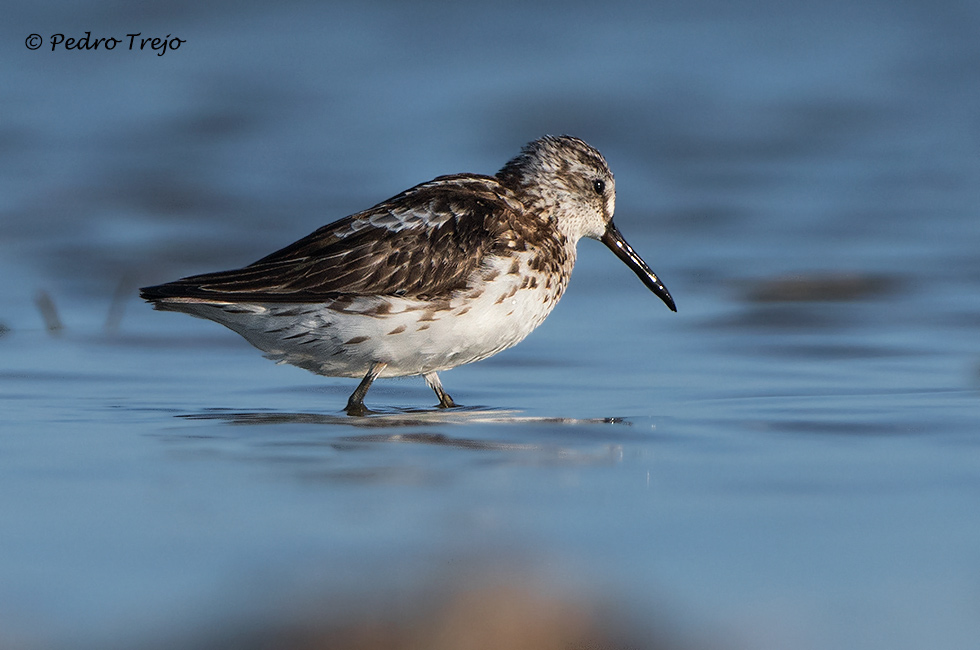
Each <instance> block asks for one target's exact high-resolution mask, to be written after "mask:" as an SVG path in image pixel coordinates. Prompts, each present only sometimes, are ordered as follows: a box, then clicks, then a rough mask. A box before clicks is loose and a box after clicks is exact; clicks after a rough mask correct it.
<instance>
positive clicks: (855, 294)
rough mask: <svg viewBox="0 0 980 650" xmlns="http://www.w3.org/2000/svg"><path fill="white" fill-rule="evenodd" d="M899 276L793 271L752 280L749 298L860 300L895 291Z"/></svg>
mask: <svg viewBox="0 0 980 650" xmlns="http://www.w3.org/2000/svg"><path fill="white" fill-rule="evenodd" d="M898 286H899V280H898V278H895V277H891V276H885V275H874V274H861V273H837V272H814V273H794V274H791V275H784V276H781V277H776V278H771V279H768V280H759V281H757V282H756V283H755V284H754V285H752V284H751V283H750V286H749V288H748V290H747V291H746V298H747V299H748V300H750V301H752V302H820V301H847V300H861V299H864V298H870V297H874V296H881V295H885V294H888V293H892V292H894V291H896V290H897V289H898Z"/></svg>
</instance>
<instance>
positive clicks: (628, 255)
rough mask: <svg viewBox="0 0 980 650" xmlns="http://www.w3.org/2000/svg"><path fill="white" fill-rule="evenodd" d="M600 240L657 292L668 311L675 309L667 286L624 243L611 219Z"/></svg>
mask: <svg viewBox="0 0 980 650" xmlns="http://www.w3.org/2000/svg"><path fill="white" fill-rule="evenodd" d="M600 241H601V242H602V243H603V244H605V245H606V246H608V247H609V249H610V250H611V251H612V252H614V253H616V257H618V258H619V259H621V260H623V261H624V262H626V266H628V267H630V268H631V269H633V273H636V277H638V278H640V280H642V281H643V284H645V285H647V287H648V288H649V289H650V291H652V292H654V293H655V294H657V296H659V297H660V299H661V300H663V301H664V304H666V305H667V306H668V307H670V311H677V307H675V306H674V299H673V298H671V297H670V292H669V291H667V287H665V286H664V283H663V282H661V281H660V278H658V277H657V274H656V273H654V272H653V270H651V269H650V267H649V266H647V263H646V262H644V261H643V258H641V257H640V256H639V255H637V254H636V251H635V250H633V247H632V246H630V245H629V244H627V243H626V240H625V239H623V236H622V235H621V234H620V233H619V229H618V228H616V226H615V224H613V222H612V221H610V222H609V225H608V226H607V227H606V232H605V234H604V235H603V236H602V239H601V240H600Z"/></svg>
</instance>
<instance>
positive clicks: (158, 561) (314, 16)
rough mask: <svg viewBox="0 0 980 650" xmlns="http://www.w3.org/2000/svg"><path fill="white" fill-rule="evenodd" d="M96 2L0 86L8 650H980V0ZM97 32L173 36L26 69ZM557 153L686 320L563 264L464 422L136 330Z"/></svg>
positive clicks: (200, 332)
mask: <svg viewBox="0 0 980 650" xmlns="http://www.w3.org/2000/svg"><path fill="white" fill-rule="evenodd" d="M80 7H83V6H81V5H76V4H72V3H61V4H59V3H49V6H48V7H46V9H45V12H43V13H42V12H41V11H40V10H39V9H36V8H33V7H28V6H26V5H25V6H15V7H14V8H13V9H12V10H11V15H10V18H8V25H9V26H10V29H8V30H7V33H8V40H9V41H10V42H9V43H6V44H5V45H6V47H4V49H3V51H4V53H3V55H2V57H0V66H2V71H3V77H4V79H5V90H4V91H3V93H2V94H0V115H2V116H3V119H2V121H0V273H2V277H3V278H5V280H6V281H5V282H3V283H0V404H2V406H0V408H2V414H3V418H2V422H0V647H3V648H21V647H24V648H33V647H56V648H60V647H65V648H68V647H72V648H74V647H80V646H83V647H84V646H89V647H105V646H115V647H131V646H133V645H136V646H142V647H153V646H157V645H160V646H163V645H167V644H170V643H172V642H174V641H175V640H179V641H180V642H181V643H182V644H185V645H190V646H197V645H200V646H201V647H207V646H214V645H230V646H235V647H253V646H250V645H249V643H251V644H253V645H254V647H259V645H258V641H256V639H260V638H261V639H264V638H266V636H265V635H268V636H270V637H272V638H276V636H277V634H278V633H279V632H280V631H282V630H286V631H287V632H288V634H286V636H285V637H283V638H279V639H278V640H279V644H280V645H284V644H286V641H285V640H284V638H288V639H292V638H294V637H292V636H289V634H295V630H306V631H307V632H306V633H308V634H312V635H314V636H316V635H321V636H322V637H323V638H326V639H331V638H332V639H334V640H335V641H336V639H337V638H342V639H349V638H350V637H349V636H346V637H345V636H344V634H347V633H348V632H350V631H349V630H344V631H341V632H337V630H336V628H335V627H332V626H336V625H341V624H345V625H346V624H349V625H351V626H352V627H351V629H354V630H360V629H362V627H363V629H368V628H371V629H375V628H379V626H380V628H381V629H396V630H399V629H402V628H398V627H397V626H396V627H395V628H384V625H386V624H391V622H392V621H393V620H394V621H397V620H401V619H400V617H407V618H408V619H410V620H414V618H415V617H418V618H419V619H421V620H429V621H432V620H434V621H436V622H437V623H433V625H434V626H435V628H438V629H443V628H440V627H439V624H438V622H439V621H443V622H445V621H446V620H448V621H450V622H456V623H457V624H458V625H460V626H461V627H463V628H464V629H466V627H467V625H472V626H476V625H479V624H480V623H486V619H488V618H491V619H492V618H493V617H488V616H485V615H482V614H478V615H476V616H473V619H475V620H472V619H471V618H469V617H468V616H472V614H466V613H465V612H466V611H467V610H466V609H465V608H464V613H463V614H459V612H458V611H457V610H455V609H453V606H452V604H453V603H457V602H469V601H466V599H465V598H462V597H459V595H458V594H459V593H461V592H467V593H468V590H476V593H478V594H480V598H477V602H479V603H484V600H482V598H484V597H485V599H486V602H491V603H496V605H497V606H498V607H503V606H504V605H506V604H508V603H510V604H511V605H513V603H514V602H516V603H519V604H520V606H512V607H511V609H506V608H505V609H502V610H501V609H495V608H494V605H490V606H486V607H485V606H484V605H483V604H481V605H480V606H479V607H478V608H476V609H477V611H478V612H484V611H491V612H500V611H502V612H504V613H503V614H501V617H502V620H504V621H507V622H508V624H510V625H512V626H513V627H514V629H515V630H523V629H524V628H523V627H522V626H521V624H520V620H521V616H520V614H519V613H518V614H515V611H519V610H522V609H523V610H526V611H524V612H523V613H524V614H525V615H526V616H527V618H528V619H534V620H538V619H540V620H549V621H550V620H552V619H554V621H556V623H555V626H556V629H551V630H550V631H549V633H550V636H549V637H548V638H551V639H560V638H567V637H562V636H561V634H562V632H561V630H566V631H567V627H568V621H569V620H576V621H581V620H586V619H588V618H589V616H592V617H593V618H594V619H595V620H596V621H597V622H596V624H595V630H593V631H592V632H583V634H584V635H585V636H583V637H577V638H579V639H580V640H581V639H583V638H586V637H588V638H589V639H594V638H599V639H606V640H609V639H615V640H616V643H619V644H620V646H621V647H622V646H625V647H649V646H652V645H654V639H656V640H657V642H660V643H663V644H664V645H666V646H668V647H691V646H692V645H693V646H698V647H702V646H707V647H712V648H742V647H746V648H827V647H834V648H889V649H896V648H898V649H901V648H921V647H943V648H974V647H976V644H977V641H978V639H980V551H978V549H980V515H978V514H977V513H978V512H980V510H978V508H977V504H978V503H980V437H978V422H980V345H978V338H977V330H978V327H980V290H978V289H980V287H978V285H980V256H978V255H977V250H978V249H980V218H978V217H980V215H978V207H977V206H980V156H978V155H977V152H978V148H980V121H978V118H977V116H978V115H980V83H978V82H980V45H978V41H977V39H976V38H975V35H976V33H977V28H978V27H980V11H978V10H977V8H976V7H975V6H974V5H972V4H969V3H954V2H950V3H945V4H940V5H936V4H935V3H928V4H926V3H915V2H904V3H884V2H882V3H861V4H858V5H854V4H853V3H839V4H835V3H831V4H829V5H828V4H823V5H820V7H803V6H800V7H790V6H787V5H785V4H784V3H772V4H769V3H765V2H757V3H754V4H753V5H752V6H749V7H744V8H742V9H738V10H736V9H733V8H731V7H730V6H729V5H728V4H725V3H718V4H715V3H712V2H700V3H683V5H678V6H666V5H665V6H657V7H649V8H639V7H633V6H632V5H631V4H628V3H624V4H621V5H620V4H613V5H603V7H602V8H599V7H598V6H596V5H594V4H590V3H572V4H570V3H562V4H561V5H557V4H555V5H550V4H536V5H534V7H525V6H524V5H521V4H513V5H504V6H503V7H500V6H497V7H496V8H493V9H491V8H490V7H489V6H485V7H482V8H474V7H463V6H462V5H452V6H450V5H443V4H441V3H428V4H425V5H418V6H413V7H412V8H408V6H407V5H405V6H403V5H395V4H393V3H392V4H389V3H383V2H380V3H374V4H372V5H370V6H364V7H360V8H353V7H350V8H340V7H319V6H316V5H310V4H306V3H295V4H292V5H285V6H283V5H277V6H276V8H266V7H264V6H263V7H260V6H258V5H256V6H249V7H246V8H244V9H242V8H240V7H238V6H237V5H236V6H235V8H234V9H233V8H232V7H231V6H230V5H221V4H218V5H214V4H212V5H208V7H209V8H195V9H191V8H190V7H189V6H188V7H186V8H185V7H180V6H176V7H172V6H169V5H168V8H167V9H166V11H164V10H163V9H162V6H161V8H158V9H152V8H151V9H141V10H137V9H135V8H128V7H127V8H122V7H120V6H116V5H112V4H108V3H105V4H100V3H92V4H89V5H88V6H84V7H83V8H80ZM85 30H92V31H93V35H96V34H104V35H110V34H125V33H127V32H132V31H142V32H143V33H144V34H145V35H149V34H157V33H159V35H161V36H162V35H164V34H167V33H172V34H175V35H179V36H180V37H181V38H184V39H186V41H187V42H186V43H185V44H183V45H182V46H181V48H180V49H178V50H176V51H170V52H167V53H166V54H165V55H164V56H162V57H157V56H155V55H152V54H149V55H147V54H146V53H139V52H128V51H121V50H120V51H112V52H104V51H99V52H95V51H92V52H76V51H64V50H59V51H56V52H51V51H50V48H49V47H47V46H46V47H42V48H41V49H39V50H38V51H29V50H27V49H26V48H25V47H24V45H23V39H24V38H25V37H26V36H28V35H29V34H30V33H33V32H37V33H40V34H43V35H45V37H46V38H47V37H48V36H50V34H51V33H55V32H60V31H64V32H65V33H68V32H70V31H74V32H78V35H79V36H81V35H82V34H83V33H84V31H85ZM562 132H567V133H573V134H576V135H579V136H581V137H582V138H584V139H585V140H587V141H588V142H590V143H591V144H593V145H595V146H596V147H597V148H599V149H600V150H601V151H602V152H603V153H604V154H605V155H606V157H607V159H608V160H609V162H610V165H611V167H612V169H613V171H614V172H615V173H616V178H617V189H618V192H619V194H618V200H617V224H618V225H619V228H620V230H621V231H622V232H623V233H624V235H625V236H626V237H627V239H629V241H630V243H631V244H632V245H633V247H634V248H636V249H637V250H638V251H639V252H640V253H641V254H642V255H643V256H644V257H645V258H646V260H647V261H648V262H649V263H650V265H651V266H652V267H653V268H654V269H655V270H656V271H657V273H658V274H659V275H660V276H661V277H662V279H663V280H664V281H665V283H666V284H667V286H668V288H669V289H670V291H671V293H672V294H673V295H674V297H675V299H676V301H677V305H678V310H679V311H678V313H677V314H672V313H670V312H669V311H668V310H667V309H665V308H664V306H663V304H662V303H661V302H660V301H659V300H657V299H656V298H655V297H654V296H653V295H652V294H650V293H649V292H648V291H647V290H646V289H645V288H644V287H643V286H642V285H641V284H640V283H639V282H638V281H637V280H636V278H635V277H634V276H633V275H632V273H631V272H630V271H629V270H628V269H626V267H625V266H623V265H622V264H621V263H620V262H618V260H616V258H615V257H614V256H613V255H611V254H609V252H608V251H607V250H605V249H604V248H603V247H602V246H601V245H600V244H597V243H595V242H589V241H586V242H583V243H582V244H581V245H580V247H579V252H580V261H579V264H578V266H577V268H576V272H575V276H574V278H573V281H572V285H571V287H570V289H569V291H568V293H567V294H566V296H565V297H564V298H563V300H562V303H561V304H560V305H559V306H558V308H557V309H556V311H555V312H554V313H553V314H552V315H551V316H550V317H549V319H548V320H547V321H546V322H545V323H544V325H542V326H541V327H540V328H539V330H537V331H536V332H535V333H534V334H532V336H531V337H530V338H529V339H527V340H526V341H525V342H523V343H522V344H521V345H519V346H518V347H516V348H514V349H512V350H509V351H506V352H504V353H501V354H500V355H498V356H496V357H494V358H491V359H489V360H487V361H484V362H481V363H478V364H474V365H471V366H466V367H462V368H458V369H455V370H452V371H450V372H447V373H444V374H443V375H442V379H443V382H444V384H445V386H446V388H447V390H448V391H449V392H450V393H451V394H452V395H453V397H454V398H455V399H456V400H457V402H459V403H460V404H463V405H465V406H464V407H463V408H461V409H459V410H453V411H449V412H439V411H436V410H433V409H432V405H433V403H434V398H433V395H432V393H431V391H429V389H428V388H426V386H425V384H424V382H422V380H421V379H406V380H388V381H385V380H379V381H378V382H377V383H376V384H375V386H374V387H373V388H372V390H371V392H370V394H369V396H368V406H369V407H371V408H373V409H375V410H376V411H377V413H375V414H374V415H372V416H370V417H367V418H363V419H356V418H348V417H347V416H346V415H344V414H343V412H342V410H341V409H342V407H343V406H344V404H345V402H346V399H347V395H348V394H349V393H350V391H352V390H353V388H354V385H355V384H356V382H353V381H351V380H343V379H329V378H320V377H316V376H313V375H311V374H308V373H305V372H303V371H301V370H298V369H295V368H290V367H285V366H276V365H273V364H271V363H269V362H268V361H266V360H264V359H262V357H261V355H260V354H259V353H258V352H256V351H255V350H253V349H252V348H250V347H249V346H248V345H247V344H246V343H245V342H244V341H241V340H240V339H239V338H238V337H237V336H236V335H234V334H233V333H231V332H228V331H226V330H223V329H222V328H221V327H219V326H217V325H214V324H212V323H207V322H204V321H200V320H196V319H192V318H189V317H186V316H183V315H180V314H168V313H158V312H153V311H152V310H151V309H150V308H149V307H148V306H146V305H144V304H141V303H140V302H139V300H138V298H137V296H136V293H135V291H136V288H137V287H139V286H141V285H143V284H150V283H158V282H162V281H166V280H171V279H175V278H176V277H179V276H181V275H187V274H191V273H197V272H204V271H209V270H217V269H219V268H230V267H232V266H235V265H241V264H245V263H248V262H251V261H253V260H255V259H257V258H258V257H260V256H262V255H264V254H266V253H268V252H270V251H271V250H272V249H274V248H276V247H279V246H281V245H284V244H287V243H289V242H290V241H292V240H294V239H296V238H298V237H300V236H302V235H305V234H307V233H308V232H310V231H312V230H313V229H314V228H316V227H318V226H319V225H322V224H323V223H326V222H327V221H329V220H332V219H334V218H337V217H340V216H343V215H345V214H348V213H350V212H353V211H356V210H358V209H362V208H365V207H368V206H370V205H372V204H373V203H376V202H377V201H379V200H382V199H384V198H386V197H388V196H391V195H393V194H395V193H397V192H398V191H400V190H402V189H405V188H406V187H409V186H411V185H413V184H415V183H417V182H420V181H423V180H427V179H429V178H431V177H433V176H435V175H438V174H442V173H449V172H455V171H464V170H466V171H477V172H484V173H490V172H493V171H495V170H496V169H497V168H499V167H500V165H502V164H503V162H505V160H506V159H507V158H508V157H510V156H511V155H513V154H514V153H516V152H517V150H518V148H519V147H520V145H521V144H523V143H524V142H525V141H527V140H530V139H532V138H535V137H538V136H540V135H542V134H544V133H562ZM57 324H60V327H54V326H55V325H57ZM49 326H50V327H51V328H52V329H50V330H49ZM487 585H489V586H487ZM500 585H503V586H502V587H501V586H500ZM498 587H499V588H498ZM433 594H436V595H433ZM439 594H441V596H439ZM447 594H448V595H447ZM515 594H521V596H515ZM527 594H537V596H534V597H528V596H527ZM443 601H446V602H448V603H450V605H448V606H446V608H443V609H440V607H441V606H440V605H438V603H440V602H443ZM556 602H557V603H559V604H560V605H561V606H560V607H557V609H549V608H551V607H552V606H553V604H554V603H556ZM433 603H435V604H433ZM430 606H431V608H430ZM563 607H564V608H565V609H562V608H563ZM447 611H448V612H450V613H448V614H447V613H446V612H447ZM546 611H547V612H554V611H557V612H559V613H561V612H564V614H560V615H556V616H554V617H552V618H549V617H548V616H545V615H544V614H542V612H546ZM583 612H584V613H583ZM460 620H462V621H464V624H460V623H459V621H460ZM351 621H353V623H352V622H351ZM446 625H447V626H448V627H447V628H446V629H449V628H452V626H451V625H449V624H448V623H446ZM408 628H411V626H408V627H407V628H404V629H408ZM411 629H412V630H415V629H416V628H411ZM452 629H455V628H452ZM469 629H474V628H469ZM309 630H313V632H309ZM351 634H353V633H352V632H351ZM590 634H592V635H593V636H589V635H590ZM338 635H339V636H338ZM405 635H408V636H410V635H409V633H408V632H406V633H405ZM243 637H245V638H246V640H245V641H243ZM440 638H442V637H440ZM534 638H538V637H534ZM379 645H380V646H385V645H387V646H389V647H390V645H391V644H390V643H387V644H385V643H379ZM423 645H429V646H430V647H437V645H438V644H437V643H435V642H432V643H423ZM449 645H450V646H451V645H453V644H451V643H450V644H449ZM456 645H458V644H456ZM510 645H511V646H512V647H516V645H517V644H515V643H510ZM539 645H540V644H539ZM558 647H560V646H558Z"/></svg>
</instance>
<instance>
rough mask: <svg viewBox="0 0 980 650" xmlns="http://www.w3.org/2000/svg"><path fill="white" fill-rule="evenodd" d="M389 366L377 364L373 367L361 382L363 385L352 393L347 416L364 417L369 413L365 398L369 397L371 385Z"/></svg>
mask: <svg viewBox="0 0 980 650" xmlns="http://www.w3.org/2000/svg"><path fill="white" fill-rule="evenodd" d="M387 366H388V364H387V363H375V364H373V365H372V366H371V368H370V369H369V370H368V371H367V374H366V375H364V379H362V380H361V383H359V384H358V385H357V388H355V389H354V392H353V393H351V396H350V399H348V400H347V408H345V409H344V410H345V411H347V415H364V414H365V413H367V409H366V408H364V396H365V395H367V392H368V389H369V388H371V383H372V382H373V381H374V380H375V379H377V378H378V375H380V374H381V371H383V370H384V369H385V368H386V367H387Z"/></svg>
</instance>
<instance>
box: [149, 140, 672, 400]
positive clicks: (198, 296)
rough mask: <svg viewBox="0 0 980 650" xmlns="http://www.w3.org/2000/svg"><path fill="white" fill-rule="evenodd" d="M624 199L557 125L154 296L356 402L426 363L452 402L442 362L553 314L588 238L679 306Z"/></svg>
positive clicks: (483, 354) (592, 157) (479, 354)
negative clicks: (621, 208)
mask: <svg viewBox="0 0 980 650" xmlns="http://www.w3.org/2000/svg"><path fill="white" fill-rule="evenodd" d="M615 205H616V184H615V181H614V180H613V175H612V172H611V171H609V166H608V165H607V164H606V160H605V159H604V158H603V157H602V155H601V154H600V153H599V152H598V151H596V150H595V149H593V148H592V147H590V146H589V145H588V144H586V143H585V142H583V141H582V140H579V139H578V138H574V137H571V136H564V135H563V136H558V137H556V136H545V137H543V138H540V139H538V140H535V141H533V142H530V143H528V144H527V145H525V146H524V148H523V149H522V150H521V153H520V154H519V155H517V156H516V157H514V158H513V159H512V160H510V161H509V162H508V163H507V164H506V165H504V166H503V168H502V169H501V170H500V171H499V172H497V174H496V175H495V176H484V175H480V174H453V175H449V176H440V177H438V178H435V179H434V180H431V181H429V182H428V183H422V184H421V185H416V186H415V187H413V188H411V189H409V190H405V191H404V192H402V193H401V194H398V195H397V196H394V197H392V198H390V199H388V200H387V201H384V202H382V203H379V204H378V205H376V206H374V207H373V208H369V209H368V210H365V211H363V212H358V213H357V214H353V215H351V216H349V217H345V218H343V219H340V220H339V221H335V222H334V223H331V224H329V225H327V226H323V227H322V228H320V229H319V230H317V231H316V232H314V233H312V234H310V235H308V236H307V237H304V238H303V239H300V240H299V241H297V242H295V243H293V244H290V245H289V246H286V247H285V248H283V249H282V250H279V251H276V252H275V253H272V254H271V255H268V256H266V257H263V258H262V259H260V260H259V261H257V262H255V263H254V264H250V265H248V266H246V267H244V268H241V269H236V270H233V271H222V272H218V273H207V274H204V275H195V276H191V277H188V278H184V279H183V280H177V281H176V282H169V283H167V284H161V285H157V286H153V287H145V288H143V289H141V290H140V295H141V296H142V297H143V298H145V299H146V300H148V301H149V302H151V303H153V305H154V307H155V308H157V309H161V310H167V311H179V312H185V313H187V314H190V315H192V316H197V317H200V318H207V319H209V320H213V321H215V322H218V323H221V324H222V325H224V326H226V327H228V328H230V329H232V330H234V331H235V332H238V333H239V334H241V335H242V336H243V337H245V339H247V340H248V341H249V343H251V344H252V345H254V346H255V347H257V348H258V349H260V350H262V351H263V352H265V355H266V356H267V357H268V358H270V359H272V360H274V361H277V362H279V363H290V364H293V365H295V366H299V367H301V368H305V369H307V370H311V371H313V372H315V373H317V374H321V375H326V376H330V377H361V378H362V379H361V383H360V384H359V385H358V387H357V389H356V390H355V391H354V393H353V394H352V395H351V396H350V399H349V400H348V402H347V408H346V411H347V412H348V413H349V414H351V415H361V414H364V413H365V412H367V409H366V408H365V406H364V396H365V395H366V394H367V391H368V389H369V388H370V386H371V383H372V382H373V381H374V380H375V379H377V378H378V377H404V376H412V375H422V377H424V378H425V381H426V383H427V384H428V385H429V386H430V387H431V388H432V390H434V391H435V393H436V396H437V397H438V398H439V406H440V407H441V408H449V407H453V406H456V404H455V403H454V402H453V400H452V398H451V397H450V396H449V394H448V393H447V392H446V391H445V390H443V387H442V383H441V382H440V381H439V376H438V375H437V374H436V373H438V372H439V371H440V370H448V369H450V368H455V367H456V366H459V365H462V364H464V363H471V362H473V361H479V360H481V359H486V358H487V357H489V356H491V355H494V354H496V353H498V352H500V351H501V350H506V349H507V348H509V347H511V346H513V345H516V344H517V343H519V342H520V341H522V340H523V339H524V337H526V336H527V335H528V334H530V333H531V331H532V330H533V329H534V328H535V327H537V326H538V325H540V324H541V323H542V321H544V319H545V317H546V316H547V315H548V314H549V313H551V310H552V309H553V308H554V307H555V304H557V302H558V299H559V298H561V295H562V293H563V292H564V291H565V287H566V286H568V280H569V278H570V276H571V273H572V267H573V266H574V265H575V254H576V245H577V244H578V241H579V239H581V238H582V237H589V238H591V239H597V240H599V241H601V242H602V243H603V244H605V245H606V246H608V247H609V248H610V249H611V250H612V251H613V252H614V253H615V254H616V255H617V256H618V257H619V258H620V259H621V260H623V261H624V262H625V263H626V264H627V265H628V266H629V267H630V268H631V269H632V270H633V272H634V273H636V275H637V276H638V277H639V278H640V280H642V281H643V283H644V284H645V285H646V286H647V287H649V288H650V290H651V291H653V293H655V294H656V295H657V296H659V297H660V299H661V300H663V301H664V302H665V303H666V304H667V306H668V307H669V308H670V309H671V310H672V311H676V308H675V306H674V301H673V299H672V298H671V296H670V293H669V292H668V291H667V289H666V287H664V285H663V283H662V282H661V281H660V280H659V279H658V278H657V276H656V274H654V272H653V271H652V270H651V269H650V267H649V266H647V264H646V262H644V261H643V260H642V259H641V258H640V256H639V255H637V253H636V252H635V251H634V250H633V249H632V248H631V247H630V245H629V244H628V243H626V240H625V239H623V236H622V235H621V234H620V233H619V230H618V229H617V228H616V226H615V225H614V224H613V211H614V209H615Z"/></svg>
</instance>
